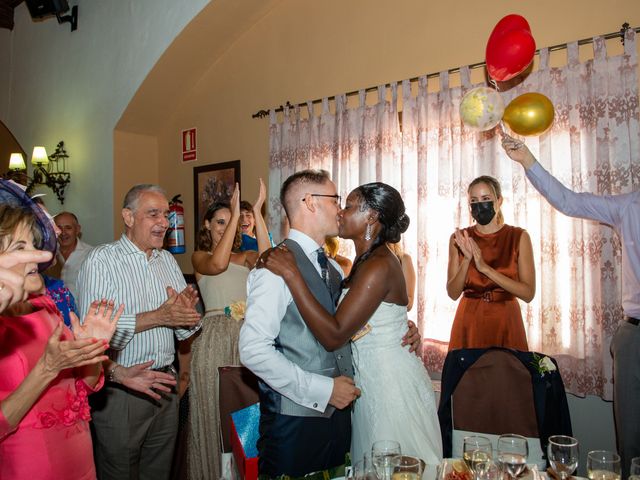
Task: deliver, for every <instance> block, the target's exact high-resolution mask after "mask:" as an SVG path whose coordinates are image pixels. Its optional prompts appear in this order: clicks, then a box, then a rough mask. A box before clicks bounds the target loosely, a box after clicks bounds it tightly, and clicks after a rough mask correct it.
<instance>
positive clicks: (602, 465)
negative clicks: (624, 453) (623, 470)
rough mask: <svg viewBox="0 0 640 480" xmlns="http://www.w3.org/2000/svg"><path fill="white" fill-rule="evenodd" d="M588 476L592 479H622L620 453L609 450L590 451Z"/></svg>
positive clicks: (588, 455)
mask: <svg viewBox="0 0 640 480" xmlns="http://www.w3.org/2000/svg"><path fill="white" fill-rule="evenodd" d="M587 476H588V477H589V479H590V480H620V455H618V454H617V453H615V452H608V451H607V450H593V451H591V452H589V453H588V454H587Z"/></svg>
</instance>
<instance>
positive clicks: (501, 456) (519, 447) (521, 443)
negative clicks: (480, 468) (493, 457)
mask: <svg viewBox="0 0 640 480" xmlns="http://www.w3.org/2000/svg"><path fill="white" fill-rule="evenodd" d="M528 456H529V444H528V443H527V439H526V438H524V437H523V436H522V435H516V434H515V433H508V434H506V435H500V437H499V438H498V463H499V464H500V468H501V469H502V471H503V472H506V473H507V474H508V475H509V477H511V478H512V479H513V478H516V477H517V476H518V475H520V474H521V473H522V472H524V469H525V468H526V466H527V457H528Z"/></svg>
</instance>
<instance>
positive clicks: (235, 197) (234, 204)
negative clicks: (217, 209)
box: [229, 183, 240, 218]
mask: <svg viewBox="0 0 640 480" xmlns="http://www.w3.org/2000/svg"><path fill="white" fill-rule="evenodd" d="M229 207H230V208H229V210H231V218H234V216H236V215H237V216H239V215H240V185H239V184H238V183H236V186H235V187H234V188H233V194H232V195H231V201H230V202H229Z"/></svg>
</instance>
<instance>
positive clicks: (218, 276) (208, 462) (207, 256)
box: [188, 180, 270, 480]
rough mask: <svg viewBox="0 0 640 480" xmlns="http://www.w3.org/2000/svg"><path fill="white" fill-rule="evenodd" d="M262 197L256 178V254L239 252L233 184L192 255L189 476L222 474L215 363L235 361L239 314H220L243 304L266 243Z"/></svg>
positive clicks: (197, 478) (237, 206)
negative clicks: (196, 300)
mask: <svg viewBox="0 0 640 480" xmlns="http://www.w3.org/2000/svg"><path fill="white" fill-rule="evenodd" d="M265 197H266V189H265V186H264V183H263V182H262V180H260V193H259V195H258V199H257V200H256V202H255V203H254V205H253V214H254V217H255V221H256V236H257V239H258V250H259V252H256V251H245V252H240V251H239V250H238V248H239V245H240V242H239V236H238V235H237V232H238V221H239V219H240V192H239V189H238V186H237V185H236V188H235V190H234V192H233V196H232V197H231V204H230V205H229V204H225V203H215V204H213V205H211V206H210V207H209V208H208V210H207V212H206V214H205V216H204V224H203V226H202V228H201V229H200V232H199V238H198V245H197V249H196V251H195V252H194V253H193V255H192V257H191V263H192V264H193V268H194V269H195V272H196V279H197V281H198V287H199V288H200V294H201V296H202V300H203V302H204V306H205V316H204V319H203V320H202V330H201V332H200V334H199V336H198V337H197V338H196V339H195V340H194V342H193V346H192V357H191V379H190V386H189V412H190V413H189V414H190V426H191V428H190V433H189V448H188V450H189V453H188V456H189V478H191V479H192V480H200V479H218V478H221V458H222V457H221V453H220V450H221V445H220V428H219V421H218V419H219V410H218V367H222V366H225V365H239V364H240V358H239V355H238V336H239V334H240V327H241V326H242V319H241V318H238V317H239V316H241V315H242V314H241V312H240V313H239V314H238V312H233V313H227V314H225V308H227V307H230V306H231V305H232V304H237V303H238V302H242V303H244V301H245V300H246V296H247V287H246V282H247V276H248V274H249V270H250V269H251V268H252V267H253V265H254V264H255V262H256V260H257V259H258V255H259V254H260V253H262V252H263V251H264V250H266V249H267V248H269V246H270V243H269V235H268V233H267V226H266V224H265V222H264V219H263V217H262V213H261V212H260V209H261V208H262V204H263V203H264V200H265ZM229 310H230V309H228V310H227V311H228V312H229ZM234 317H236V318H238V319H236V318H234Z"/></svg>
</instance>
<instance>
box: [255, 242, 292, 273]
mask: <svg viewBox="0 0 640 480" xmlns="http://www.w3.org/2000/svg"><path fill="white" fill-rule="evenodd" d="M256 266H257V268H266V269H267V270H269V271H270V272H271V273H274V274H276V275H278V276H280V277H283V278H284V279H285V280H287V279H290V278H291V277H294V276H295V274H296V273H297V272H298V266H297V265H296V259H295V257H294V256H293V253H291V252H290V251H289V249H288V248H287V247H286V246H285V245H283V244H280V245H278V246H277V247H273V248H270V249H268V250H265V251H264V252H263V253H262V255H260V258H259V259H258V264H257V265H256Z"/></svg>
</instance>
